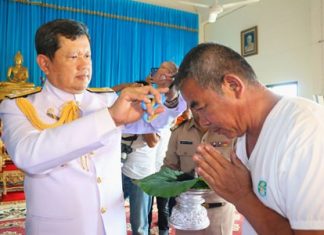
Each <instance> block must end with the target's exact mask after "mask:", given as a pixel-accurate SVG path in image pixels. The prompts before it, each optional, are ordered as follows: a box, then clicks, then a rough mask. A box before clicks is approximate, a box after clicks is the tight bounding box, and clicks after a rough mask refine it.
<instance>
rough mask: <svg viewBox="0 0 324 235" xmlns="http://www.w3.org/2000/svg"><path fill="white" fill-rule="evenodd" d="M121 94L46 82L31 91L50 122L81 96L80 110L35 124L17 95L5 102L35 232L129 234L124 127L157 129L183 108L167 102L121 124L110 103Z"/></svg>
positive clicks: (2, 110) (0, 108)
mask: <svg viewBox="0 0 324 235" xmlns="http://www.w3.org/2000/svg"><path fill="white" fill-rule="evenodd" d="M116 98H117V95H116V94H115V93H91V92H89V91H85V92H84V93H83V94H77V95H72V94H69V93H66V92H63V91H62V90H59V89H57V88H55V87H53V86H52V85H51V84H50V83H49V82H48V81H47V82H45V85H44V88H43V89H42V91H41V92H39V93H36V94H33V95H29V96H28V97H27V99H28V100H30V102H31V103H32V104H33V106H34V107H35V109H36V111H37V113H38V115H39V117H40V119H41V120H42V121H43V122H45V123H53V122H55V120H54V119H53V118H51V117H49V115H47V113H48V112H51V113H54V115H59V111H60V109H61V107H62V104H63V103H65V102H66V101H71V100H75V101H76V102H77V103H78V104H79V107H80V109H81V117H80V118H79V119H77V120H75V121H73V122H71V123H69V124H65V125H62V126H60V127H57V128H51V129H46V130H43V131H40V130H37V129H35V128H34V127H33V125H32V124H31V123H30V122H29V121H28V120H27V118H26V117H25V115H24V114H23V113H22V112H21V111H20V110H19V108H18V107H17V105H16V103H15V100H4V101H3V102H2V103H1V105H0V118H1V120H2V121H3V140H4V143H5V145H6V148H7V150H8V152H9V155H10V156H11V158H12V160H13V161H14V163H15V164H16V166H17V167H19V168H20V169H22V170H23V171H24V172H25V174H26V175H25V183H24V184H25V185H24V186H25V193H26V204H27V218H26V233H27V234H29V235H38V234H41V235H51V234H53V235H103V234H107V235H108V234H109V235H119V234H122V235H124V234H126V218H125V211H124V200H123V193H122V183H121V162H120V161H121V159H120V158H121V148H120V145H121V134H122V129H124V130H123V131H125V132H127V133H151V132H156V131H157V129H159V128H161V127H163V126H165V125H166V123H168V122H170V120H173V119H174V118H175V117H176V116H177V115H178V114H180V113H181V112H182V111H183V110H184V109H185V108H186V104H185V102H184V101H183V99H180V103H179V105H178V107H177V108H174V109H168V108H166V111H165V112H163V113H162V114H160V116H159V117H158V118H157V119H155V120H154V121H153V122H151V123H146V122H144V121H143V120H142V119H140V120H139V121H138V122H136V123H134V124H130V125H127V127H124V128H123V127H116V125H115V123H114V121H113V120H112V118H111V116H110V114H109V112H108V110H107V107H109V106H111V105H112V104H113V103H114V101H115V100H116Z"/></svg>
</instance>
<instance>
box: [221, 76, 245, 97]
mask: <svg viewBox="0 0 324 235" xmlns="http://www.w3.org/2000/svg"><path fill="white" fill-rule="evenodd" d="M244 89H245V85H244V83H243V82H242V80H241V79H240V78H239V77H238V76H236V75H234V74H226V75H225V76H224V79H223V84H222V90H223V92H224V93H229V94H230V95H231V96H233V97H236V98H240V97H241V95H242V93H243V91H244Z"/></svg>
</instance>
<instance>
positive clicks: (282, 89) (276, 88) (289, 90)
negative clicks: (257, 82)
mask: <svg viewBox="0 0 324 235" xmlns="http://www.w3.org/2000/svg"><path fill="white" fill-rule="evenodd" d="M266 87H267V88H269V89H270V90H272V91H273V92H275V93H277V94H278V95H285V96H297V95H298V82H297V81H296V82H285V83H277V84H269V85H266Z"/></svg>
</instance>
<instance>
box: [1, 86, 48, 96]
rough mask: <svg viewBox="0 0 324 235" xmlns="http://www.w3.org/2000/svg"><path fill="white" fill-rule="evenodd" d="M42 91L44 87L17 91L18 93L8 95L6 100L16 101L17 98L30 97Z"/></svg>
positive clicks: (13, 92)
mask: <svg viewBox="0 0 324 235" xmlns="http://www.w3.org/2000/svg"><path fill="white" fill-rule="evenodd" d="M41 90H42V87H35V88H28V89H21V90H16V91H12V92H11V93H9V94H7V95H6V98H9V99H16V98H19V97H26V96H28V95H32V94H35V93H38V92H40V91H41Z"/></svg>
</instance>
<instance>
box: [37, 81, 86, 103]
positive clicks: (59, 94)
mask: <svg viewBox="0 0 324 235" xmlns="http://www.w3.org/2000/svg"><path fill="white" fill-rule="evenodd" d="M43 89H44V90H47V91H48V92H50V93H51V94H53V95H54V96H55V97H56V98H57V99H59V100H62V101H63V102H65V101H71V100H74V101H76V102H77V103H81V101H82V98H83V95H84V93H81V94H71V93H68V92H66V91H63V90H61V89H59V88H57V87H55V86H54V85H52V84H51V83H50V81H48V80H46V81H45V83H44V88H43Z"/></svg>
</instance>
